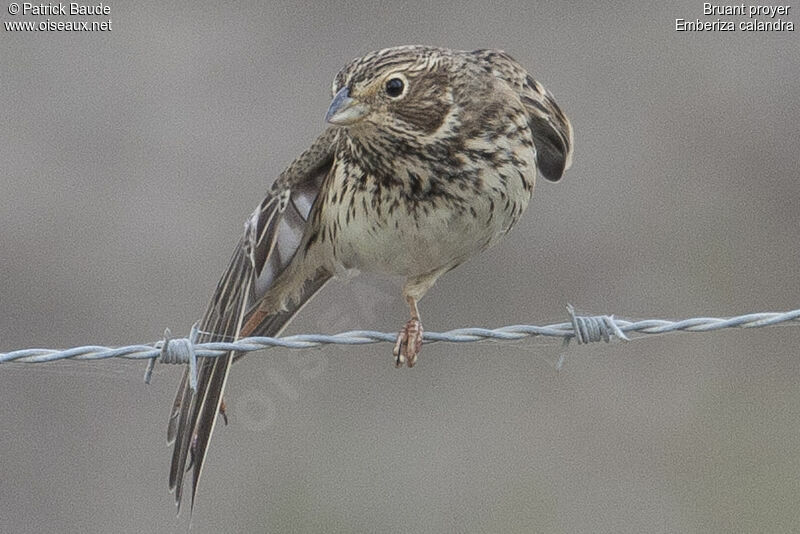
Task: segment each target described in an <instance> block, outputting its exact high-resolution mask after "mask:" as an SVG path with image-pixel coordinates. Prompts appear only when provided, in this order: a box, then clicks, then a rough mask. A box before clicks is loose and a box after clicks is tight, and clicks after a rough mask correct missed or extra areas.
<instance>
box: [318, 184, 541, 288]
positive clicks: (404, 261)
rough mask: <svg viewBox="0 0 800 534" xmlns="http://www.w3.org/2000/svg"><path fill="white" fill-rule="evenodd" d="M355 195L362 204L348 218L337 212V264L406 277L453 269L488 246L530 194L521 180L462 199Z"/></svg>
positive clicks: (356, 203) (524, 205)
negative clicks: (386, 198)
mask: <svg viewBox="0 0 800 534" xmlns="http://www.w3.org/2000/svg"><path fill="white" fill-rule="evenodd" d="M353 194H354V195H356V198H355V199H354V205H356V206H361V207H362V209H358V210H355V213H354V212H352V211H351V217H350V220H349V222H348V221H347V217H346V213H345V214H344V215H342V214H339V221H340V230H339V232H338V235H337V239H336V240H335V245H334V246H335V247H336V249H337V253H336V254H335V256H336V257H337V259H338V260H339V262H340V266H341V267H343V268H345V269H358V270H361V271H367V272H378V273H385V274H393V275H402V276H406V277H414V276H418V275H421V274H425V273H429V272H432V271H436V270H439V269H448V268H452V267H454V266H456V265H458V264H460V263H461V262H463V261H465V260H466V259H467V258H469V257H470V256H472V255H474V254H476V253H478V252H480V251H481V250H483V249H485V248H487V247H488V246H490V245H491V244H492V243H493V242H495V241H496V240H497V239H498V238H499V237H500V236H502V235H503V234H505V233H506V232H507V231H508V230H509V229H510V228H511V226H513V224H514V223H515V222H516V220H517V219H518V218H519V216H520V215H521V213H522V212H523V211H524V209H525V207H526V206H527V204H528V200H529V199H530V190H527V191H526V190H524V188H523V186H522V184H521V183H520V184H519V187H516V186H511V187H510V188H505V189H503V190H501V189H497V190H487V191H485V194H482V195H468V196H466V197H465V199H466V198H468V199H469V200H465V201H464V202H452V201H451V202H448V201H444V200H442V199H436V200H434V199H422V200H419V201H417V202H408V201H401V202H398V203H394V202H393V201H380V202H371V200H372V196H371V195H370V194H369V193H367V192H354V193H353ZM359 195H364V196H365V197H366V198H367V199H368V200H366V201H365V202H362V199H361V198H359ZM364 206H366V208H364ZM392 206H394V207H392Z"/></svg>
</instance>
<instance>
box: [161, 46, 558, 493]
mask: <svg viewBox="0 0 800 534" xmlns="http://www.w3.org/2000/svg"><path fill="white" fill-rule="evenodd" d="M332 92H333V95H334V99H333V102H332V103H331V106H330V108H329V110H328V115H327V117H326V119H327V120H328V122H330V123H331V124H332V125H333V126H331V127H329V128H328V129H327V130H326V131H325V132H323V133H322V135H320V137H319V138H317V140H316V141H314V143H313V144H312V145H311V147H310V148H309V149H307V150H306V151H305V152H303V154H301V155H300V156H299V157H298V158H297V159H296V160H295V161H294V162H292V164H290V165H289V167H288V168H287V169H286V170H285V171H283V172H282V173H281V175H280V176H279V177H278V179H277V180H276V181H275V182H274V183H273V184H272V187H271V188H270V191H269V193H268V195H267V197H266V198H265V199H264V201H263V202H262V203H261V204H260V205H259V207H258V208H257V209H256V210H255V212H254V213H253V214H252V216H251V217H250V219H249V221H248V223H247V229H246V232H245V236H244V237H243V238H242V239H241V240H240V242H239V245H238V246H237V248H236V250H235V251H234V254H233V257H232V259H231V262H230V265H229V266H228V269H227V270H226V271H225V273H224V274H223V276H222V278H221V280H220V282H219V284H218V285H217V289H216V291H215V293H214V296H213V298H212V299H211V302H210V303H209V306H208V309H207V310H206V313H205V315H204V316H203V319H202V321H201V323H200V326H199V328H200V331H201V332H202V334H201V338H200V341H212V340H221V339H224V340H231V339H237V338H240V337H246V336H253V335H268V336H276V335H278V334H280V332H281V331H282V330H283V328H284V327H285V326H286V325H287V324H288V322H289V321H290V320H291V319H292V317H293V316H294V315H295V314H296V313H297V312H298V311H299V310H300V308H301V307H302V306H303V305H304V304H305V303H306V302H307V301H308V300H309V299H310V298H311V297H312V296H313V295H314V294H315V293H316V292H317V291H319V290H320V289H321V288H322V286H323V285H325V283H326V282H327V281H328V280H329V279H330V278H331V277H333V276H335V275H337V274H339V273H342V272H345V271H351V270H360V271H368V272H380V273H386V274H393V275H398V276H402V277H404V278H405V279H406V284H405V286H404V288H403V295H404V296H405V298H406V300H407V301H408V304H409V308H410V312H411V319H410V320H409V321H408V323H407V324H406V326H405V327H404V328H403V329H402V330H401V331H400V334H399V335H398V338H397V343H396V345H395V348H394V351H393V357H394V362H395V364H396V365H397V366H401V365H404V364H407V365H408V366H409V367H411V366H413V365H414V364H415V362H416V359H417V355H418V353H419V351H420V348H421V343H422V335H423V334H422V324H421V320H420V317H419V311H418V309H417V302H418V301H419V300H420V299H421V298H422V297H423V296H424V295H425V293H426V292H427V291H428V289H430V287H431V286H432V285H433V284H434V282H435V281H436V279H437V278H439V276H441V275H442V274H444V273H445V272H447V271H449V270H450V269H452V268H454V267H456V266H457V265H459V264H460V263H462V262H463V261H465V260H466V259H468V258H469V257H471V256H473V255H474V254H476V253H478V252H480V251H481V250H483V249H485V248H487V247H488V246H490V245H492V244H493V243H494V242H495V241H497V239H499V238H500V237H501V236H502V235H504V234H505V233H506V232H508V231H509V230H510V229H511V227H512V226H513V225H514V224H515V223H516V222H517V220H518V219H519V217H520V216H521V215H522V212H523V211H524V210H525V208H526V207H527V205H528V201H529V200H530V197H531V194H532V193H533V187H534V182H535V178H536V175H537V170H538V173H540V174H541V175H542V176H544V178H546V179H548V180H551V181H556V180H559V179H560V178H561V175H562V174H563V172H564V170H565V169H567V168H568V167H569V165H570V159H571V153H572V129H571V126H570V123H569V121H568V120H567V118H566V116H565V115H564V114H563V113H562V111H561V109H560V108H559V107H558V105H556V103H555V101H554V100H553V98H552V96H551V95H550V94H549V93H548V92H547V91H546V90H545V89H544V88H543V87H542V86H541V85H540V84H539V83H538V82H536V81H535V80H534V79H533V78H532V77H531V76H530V75H529V74H528V73H527V72H526V71H525V70H524V69H523V68H522V67H521V66H520V65H519V64H518V63H517V62H516V61H514V60H513V59H512V58H511V57H510V56H508V55H507V54H505V53H504V52H500V51H497V50H477V51H474V52H463V51H453V50H447V49H442V48H432V47H424V46H405V47H397V48H388V49H384V50H380V51H377V52H373V53H370V54H368V55H366V56H364V57H361V58H358V59H355V60H353V61H351V62H350V63H349V64H348V65H347V66H345V67H344V68H343V69H342V70H341V71H340V72H339V74H338V75H337V76H336V78H335V80H334V82H333V91H332ZM235 357H236V355H235V354H228V355H227V356H225V357H221V358H215V359H208V360H203V361H201V363H200V365H199V372H198V385H197V391H196V392H195V391H193V390H192V389H191V387H190V386H189V379H188V370H187V372H186V373H185V374H184V376H183V379H182V381H181V384H180V387H179V389H178V394H177V397H176V399H175V404H174V406H173V409H172V414H171V417H170V421H169V427H168V431H167V437H168V441H169V442H170V443H173V442H174V449H173V456H172V465H171V468H170V479H169V483H170V489H172V490H174V491H175V499H176V502H177V504H178V505H180V502H181V499H182V496H183V487H184V486H183V484H184V473H185V471H186V470H187V465H188V466H191V469H192V471H193V476H192V503H194V497H195V494H196V491H197V484H198V480H199V477H200V473H201V471H202V467H203V463H204V461H205V457H206V453H207V450H208V443H209V440H210V438H211V434H212V432H213V430H214V425H215V423H216V420H217V414H218V412H219V411H220V407H221V406H222V393H223V390H224V388H225V381H226V379H227V376H228V372H229V370H230V365H231V363H232V361H233V360H234V359H235Z"/></svg>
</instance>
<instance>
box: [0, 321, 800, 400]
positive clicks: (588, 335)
mask: <svg viewBox="0 0 800 534" xmlns="http://www.w3.org/2000/svg"><path fill="white" fill-rule="evenodd" d="M567 312H568V313H569V315H570V321H569V322H566V323H556V324H551V325H545V326H536V325H524V324H523V325H511V326H504V327H501V328H495V329H491V330H490V329H487V328H459V329H457V330H450V331H449V332H426V333H425V340H424V342H425V343H426V344H428V343H436V342H446V343H472V342H475V341H483V340H486V339H496V340H499V341H508V340H518V339H523V338H527V337H554V338H561V339H563V340H564V341H565V343H567V342H569V340H571V339H573V338H574V339H575V340H576V341H577V343H579V344H585V343H592V342H596V341H606V342H610V341H611V340H612V339H613V338H617V339H619V340H622V341H631V338H629V337H628V334H629V333H631V332H635V333H638V334H650V335H655V334H665V333H668V332H710V331H712V330H721V329H723V328H761V327H766V326H773V325H776V324H780V323H793V324H798V322H800V321H799V320H800V309H796V310H791V311H787V312H764V313H751V314H747V315H739V316H737V317H727V318H717V317H694V318H691V319H683V320H681V321H667V320H663V319H646V320H641V321H635V322H632V321H628V320H624V319H617V318H615V317H614V316H613V315H593V316H586V315H578V314H577V313H575V309H574V308H573V307H572V306H567ZM198 335H199V330H198V329H197V325H196V324H195V325H194V326H193V327H192V331H191V333H190V334H189V337H187V338H177V339H171V334H170V331H169V330H166V331H165V332H164V339H163V340H162V341H158V342H156V343H152V344H149V345H130V346H126V347H118V348H111V347H101V346H96V345H89V346H85V347H75V348H72V349H67V350H53V349H22V350H16V351H13V352H6V353H0V364H3V363H10V362H23V363H42V362H52V361H56V360H63V359H73V360H102V359H106V358H126V359H131V360H150V362H148V365H147V369H146V370H145V375H144V380H145V382H146V383H149V382H150V379H151V378H152V374H153V368H154V367H155V361H156V359H158V360H159V361H161V362H162V363H178V364H187V363H188V364H189V372H190V383H191V385H192V387H193V388H196V386H197V358H216V357H219V356H222V355H224V354H227V353H228V352H231V351H236V352H253V351H258V350H263V349H267V348H271V347H282V348H285V349H307V348H311V347H319V346H321V345H366V344H370V343H394V341H395V338H396V336H397V334H396V333H389V332H375V331H372V330H353V331H350V332H342V333H340V334H333V335H326V334H300V335H295V336H287V337H249V338H243V339H239V340H236V341H215V342H209V343H197V339H198ZM633 339H637V338H633ZM562 361H563V358H562Z"/></svg>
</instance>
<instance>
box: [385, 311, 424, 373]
mask: <svg viewBox="0 0 800 534" xmlns="http://www.w3.org/2000/svg"><path fill="white" fill-rule="evenodd" d="M420 349H422V322H420V320H419V319H411V320H410V321H408V322H407V323H406V326H405V327H404V328H403V329H402V330H400V333H399V334H397V341H396V342H395V344H394V350H393V351H392V354H393V355H394V365H395V366H396V367H402V366H403V364H406V363H407V364H408V366H409V367H414V364H415V363H417V356H418V355H419V351H420Z"/></svg>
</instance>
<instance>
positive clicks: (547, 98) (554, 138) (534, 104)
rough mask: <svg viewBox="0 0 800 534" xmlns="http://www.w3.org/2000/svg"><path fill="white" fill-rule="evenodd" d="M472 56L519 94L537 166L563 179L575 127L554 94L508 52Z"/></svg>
mask: <svg viewBox="0 0 800 534" xmlns="http://www.w3.org/2000/svg"><path fill="white" fill-rule="evenodd" d="M472 54H473V55H474V56H475V57H476V58H478V59H479V60H480V61H483V62H485V64H486V65H488V66H489V68H490V69H491V71H492V72H493V74H494V75H495V76H497V77H498V78H500V79H501V80H504V81H505V82H506V83H508V85H510V86H511V88H512V89H513V90H514V91H515V92H516V93H517V94H518V95H519V98H520V100H521V101H522V104H523V105H524V106H525V111H526V112H527V114H528V127H529V128H530V130H531V134H532V136H533V144H534V146H535V147H536V167H537V168H538V169H539V172H540V173H541V174H542V176H543V177H544V178H546V179H548V180H550V181H551V182H556V181H558V180H560V179H561V175H562V174H564V171H565V170H567V169H569V167H570V165H571V164H572V145H573V142H572V125H571V124H570V122H569V119H567V116H566V115H564V112H563V111H561V108H560V107H559V106H558V104H556V101H555V99H554V98H553V95H551V94H550V91H548V90H547V89H545V88H544V86H542V84H540V83H539V82H537V81H536V80H534V79H533V77H532V76H531V75H530V74H528V72H527V71H526V70H525V68H524V67H522V65H520V64H519V63H518V62H517V61H516V60H515V59H514V58H512V57H511V56H509V55H508V54H506V53H505V52H503V51H501V50H475V51H474V52H472Z"/></svg>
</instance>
